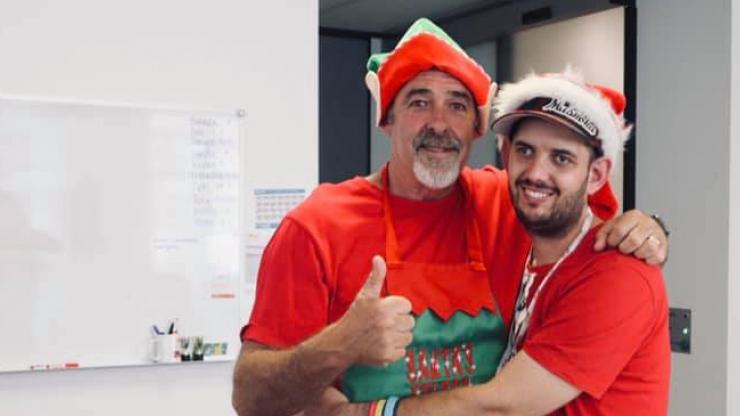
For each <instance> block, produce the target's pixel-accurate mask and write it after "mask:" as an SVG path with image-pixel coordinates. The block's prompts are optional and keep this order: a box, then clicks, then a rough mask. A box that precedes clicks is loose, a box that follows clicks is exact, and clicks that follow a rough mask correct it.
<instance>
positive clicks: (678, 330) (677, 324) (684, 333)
mask: <svg viewBox="0 0 740 416" xmlns="http://www.w3.org/2000/svg"><path fill="white" fill-rule="evenodd" d="M668 311H669V312H668V330H669V332H670V337H671V351H673V352H680V353H684V354H691V309H680V308H670V309H669V310H668Z"/></svg>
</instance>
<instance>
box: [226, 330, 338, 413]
mask: <svg viewBox="0 0 740 416" xmlns="http://www.w3.org/2000/svg"><path fill="white" fill-rule="evenodd" d="M341 341H342V337H341V336H340V334H338V333H337V331H336V328H335V327H331V326H330V327H328V328H327V329H325V330H324V331H322V333H320V334H319V335H317V336H315V337H313V338H311V339H309V340H307V341H306V342H304V343H302V344H300V345H298V346H297V347H295V348H291V349H286V350H269V349H260V348H245V350H244V351H243V352H242V354H241V357H240V359H239V361H238V363H237V366H236V368H235V370H234V390H233V395H232V402H233V406H234V409H236V411H237V413H238V414H239V415H241V416H248V415H257V414H259V415H266V416H269V415H275V416H283V415H286V416H287V415H292V414H295V413H298V412H300V411H302V410H303V409H304V408H305V407H306V406H308V405H309V404H311V403H313V402H315V401H316V400H318V398H320V397H321V395H322V393H323V392H324V390H326V388H327V387H328V386H329V385H330V384H331V383H332V382H333V381H334V380H335V379H336V378H337V376H339V374H341V373H342V372H344V371H345V370H346V369H347V368H348V366H349V365H350V364H351V358H350V357H348V356H347V354H346V351H345V350H344V349H343V345H342V342H341Z"/></svg>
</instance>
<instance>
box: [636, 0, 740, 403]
mask: <svg viewBox="0 0 740 416" xmlns="http://www.w3.org/2000/svg"><path fill="white" fill-rule="evenodd" d="M730 4H731V2H730V0H706V1H701V2H697V1H693V0H675V1H673V2H671V4H670V5H667V4H665V3H664V2H658V1H653V0H640V1H638V2H637V131H638V141H637V195H636V197H637V198H636V203H637V206H638V207H640V208H642V209H644V210H646V211H648V212H657V213H660V214H661V215H663V217H664V218H665V219H666V221H667V223H668V224H669V225H670V227H671V228H672V230H673V234H672V235H671V238H670V240H671V253H670V258H669V260H668V263H667V265H666V266H665V268H664V274H665V279H666V282H667V286H668V293H669V296H670V302H671V305H672V306H675V307H685V308H690V309H691V310H692V312H693V314H692V320H693V322H692V326H693V334H692V336H691V354H690V355H685V354H673V370H672V373H673V374H672V386H671V409H670V414H671V415H674V416H682V415H687V416H688V415H692V416H693V415H712V416H714V415H733V416H734V415H737V414H740V413H739V412H738V409H737V403H735V404H734V406H735V409H734V410H733V411H728V407H727V403H728V400H737V395H738V388H737V385H735V388H734V389H733V390H730V388H729V387H730V385H729V384H728V383H727V381H728V360H727V357H728V354H734V355H735V357H734V359H733V361H734V366H731V367H730V374H732V377H730V378H729V379H733V378H734V379H735V383H736V382H737V381H736V380H737V373H738V365H737V361H735V360H737V354H738V351H740V350H739V349H738V345H737V331H738V329H737V327H738V325H739V324H740V322H739V321H737V320H734V321H730V320H728V302H729V304H735V305H733V306H732V309H733V310H734V311H735V314H737V305H736V304H737V303H738V302H739V301H740V298H738V294H737V282H733V283H732V284H728V283H729V282H730V281H731V276H730V272H729V270H728V264H732V265H733V266H734V267H735V270H734V274H735V276H734V278H735V280H736V279H737V277H738V276H737V263H734V262H736V261H737V260H734V259H732V260H731V258H732V257H737V256H738V251H737V246H735V249H734V251H730V246H729V245H728V240H729V239H730V238H731V239H732V241H734V243H735V244H737V238H738V233H737V224H736V223H735V224H734V230H733V231H728V226H729V224H730V221H729V220H730V215H733V216H734V217H733V219H734V221H737V215H738V212H740V211H738V204H737V192H738V191H737V188H738V185H739V182H740V181H738V177H739V176H738V173H737V170H738V166H737V164H738V163H739V162H740V158H737V149H736V146H737V139H738V137H737V136H736V137H734V139H735V140H736V141H735V143H734V144H733V145H732V146H731V143H732V137H731V135H730V122H731V112H730V108H731V107H730V105H731V99H730V98H731V94H730V87H731V82H730V81H731V67H730V64H731V61H730V42H731V38H730V36H731V31H730V25H731V13H730V12H731V10H730ZM733 12H734V13H736V11H733ZM736 22H737V20H736ZM734 40H735V41H737V37H735V39H734ZM734 59H735V60H737V56H735V57H734ZM738 69H739V68H738V67H736V68H734V71H733V72H737V71H738ZM732 76H733V78H735V79H737V76H736V75H735V74H733V75H732ZM732 87H733V88H735V89H737V86H736V85H732ZM732 99H733V100H732V104H735V103H737V99H738V95H737V92H736V91H735V92H734V93H733V96H732ZM737 111H738V108H737V107H734V106H733V107H732V113H734V114H733V115H732V121H733V124H732V126H733V133H735V132H736V131H735V130H734V129H736V128H737V127H738V125H737V124H736V121H737V120H738V115H737ZM731 147H732V150H733V154H732V158H733V163H734V166H733V167H732V171H733V173H732V175H734V176H731V172H730V167H731V166H732V165H731V164H730V157H731V155H730V150H731ZM731 178H732V182H731ZM731 184H732V187H731ZM730 195H732V196H730ZM731 197H732V198H733V202H732V204H733V209H734V210H733V211H730V203H731V202H730V201H731V200H730V198H731ZM731 213H732V214H731ZM728 237H729V238H728ZM731 261H732V262H733V263H730V262H731ZM728 288H729V289H730V290H729V291H728ZM728 293H729V297H730V298H728ZM736 316H737V315H736ZM728 328H731V333H733V338H731V342H733V344H732V345H731V347H733V348H734V349H733V350H730V349H728ZM731 396H735V397H734V398H731Z"/></svg>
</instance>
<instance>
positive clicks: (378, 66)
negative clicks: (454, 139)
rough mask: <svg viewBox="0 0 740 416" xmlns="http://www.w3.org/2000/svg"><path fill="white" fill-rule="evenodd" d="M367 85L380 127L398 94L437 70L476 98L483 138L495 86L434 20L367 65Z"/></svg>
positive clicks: (412, 29) (415, 27) (412, 30)
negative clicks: (402, 89)
mask: <svg viewBox="0 0 740 416" xmlns="http://www.w3.org/2000/svg"><path fill="white" fill-rule="evenodd" d="M367 69H368V72H367V75H366V76H365V84H366V85H367V88H368V89H369V90H370V93H371V94H372V95H373V98H375V103H376V110H377V111H376V115H377V118H376V123H377V125H381V123H383V122H384V120H385V117H386V114H387V112H388V108H389V107H390V105H391V103H392V102H393V99H394V98H395V97H396V94H398V91H399V90H400V89H401V88H403V86H404V85H405V84H406V83H407V82H408V81H410V80H411V79H413V78H414V77H415V76H417V75H418V74H419V73H421V72H424V71H428V70H431V69H437V70H440V71H443V72H446V73H447V74H449V75H451V76H453V77H455V78H457V79H458V80H459V81H460V82H462V83H463V84H464V85H465V87H467V88H468V90H469V91H470V93H471V94H472V95H473V99H474V100H475V105H476V106H477V110H478V114H479V117H480V124H479V129H478V133H479V134H483V133H484V132H485V129H486V126H488V119H489V116H490V104H491V98H492V97H493V93H494V92H495V85H491V77H489V76H488V74H487V73H486V71H485V70H484V69H483V68H482V67H481V66H480V65H479V64H478V63H477V62H475V61H474V60H473V59H472V58H471V57H469V56H468V55H467V54H466V53H465V51H463V49H462V48H461V47H460V46H459V45H458V44H457V43H455V41H454V40H452V38H451V37H449V36H448V35H447V34H446V33H445V32H444V31H443V30H442V29H440V28H439V27H438V26H437V25H435V24H434V23H432V22H431V21H430V20H428V19H425V18H421V19H419V20H417V21H416V22H414V24H413V25H411V27H410V28H409V29H408V30H407V31H406V34H404V35H403V37H402V38H401V40H400V41H399V42H398V45H396V48H395V49H394V50H393V51H391V52H389V53H380V54H375V55H372V56H371V57H370V59H369V60H368V62H367Z"/></svg>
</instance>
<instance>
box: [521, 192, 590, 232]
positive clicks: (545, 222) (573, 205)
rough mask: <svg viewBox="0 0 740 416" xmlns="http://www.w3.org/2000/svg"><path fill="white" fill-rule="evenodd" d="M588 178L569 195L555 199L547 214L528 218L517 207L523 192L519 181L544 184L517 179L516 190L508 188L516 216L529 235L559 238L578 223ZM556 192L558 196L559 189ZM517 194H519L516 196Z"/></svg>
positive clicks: (583, 205) (584, 203)
mask: <svg viewBox="0 0 740 416" xmlns="http://www.w3.org/2000/svg"><path fill="white" fill-rule="evenodd" d="M587 182H588V180H584V181H583V184H582V185H581V187H580V188H579V189H578V190H577V191H576V192H574V193H572V194H570V195H565V196H564V197H562V198H561V199H560V200H559V201H556V202H555V204H554V205H553V207H552V210H551V211H550V213H549V215H547V216H542V217H539V218H529V217H527V215H526V214H525V213H524V212H523V211H522V210H521V208H519V200H518V198H521V195H520V194H521V193H522V192H523V191H522V190H521V188H520V187H519V185H520V184H521V183H528V184H529V185H531V186H544V185H542V184H535V183H532V182H531V181H529V180H527V179H517V180H516V182H515V185H514V186H515V187H516V191H515V190H514V188H512V187H510V188H509V193H510V194H511V199H512V201H514V208H515V210H516V216H517V217H518V218H519V221H521V223H522V224H523V225H524V228H526V229H527V232H529V234H530V235H534V236H538V237H543V238H559V237H563V236H565V235H566V234H568V232H569V231H570V230H572V229H573V227H574V226H575V225H576V224H578V221H579V220H580V219H581V215H582V214H583V209H584V207H585V205H586V198H585V195H586V186H587ZM556 194H557V195H558V196H560V195H561V194H560V191H559V190H557V191H556ZM517 195H519V196H517Z"/></svg>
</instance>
